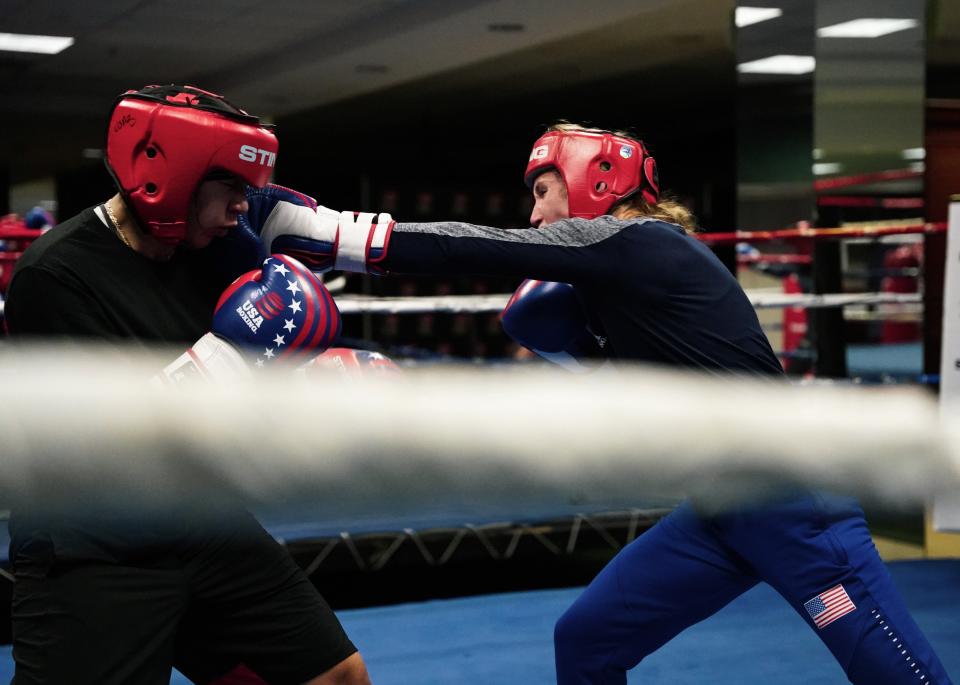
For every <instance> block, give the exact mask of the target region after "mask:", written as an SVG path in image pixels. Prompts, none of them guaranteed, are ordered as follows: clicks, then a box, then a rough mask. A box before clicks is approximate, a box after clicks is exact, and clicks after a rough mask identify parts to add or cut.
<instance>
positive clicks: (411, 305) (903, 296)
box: [0, 290, 923, 318]
mask: <svg viewBox="0 0 960 685" xmlns="http://www.w3.org/2000/svg"><path fill="white" fill-rule="evenodd" d="M746 293H747V297H748V298H750V302H751V303H752V304H753V306H754V307H755V308H757V309H777V308H781V309H782V308H785V307H803V308H806V309H826V308H831V307H847V306H850V305H878V304H887V305H915V304H922V303H923V295H922V294H921V293H883V292H876V293H830V294H821V295H817V294H809V293H799V294H792V293H782V292H779V291H776V292H774V291H768V290H748V291H746ZM510 297H511V293H498V294H493V295H439V296H428V295H427V296H415V297H376V296H371V295H353V294H338V295H336V296H335V298H334V299H335V300H336V302H337V306H338V307H339V308H340V312H341V313H342V314H429V313H437V314H461V313H466V314H485V313H493V312H501V311H503V308H504V307H506V306H507V301H508V300H509V299H510ZM2 317H3V301H2V300H0V318H2Z"/></svg>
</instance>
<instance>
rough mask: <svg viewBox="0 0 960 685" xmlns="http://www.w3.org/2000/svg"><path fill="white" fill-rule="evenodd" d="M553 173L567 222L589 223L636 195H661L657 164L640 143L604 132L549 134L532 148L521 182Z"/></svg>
mask: <svg viewBox="0 0 960 685" xmlns="http://www.w3.org/2000/svg"><path fill="white" fill-rule="evenodd" d="M550 169H555V170H556V171H557V172H559V174H560V176H561V177H563V182H564V183H565V184H566V186H567V200H568V203H569V208H570V216H572V217H580V218H584V219H593V218H595V217H598V216H601V215H603V214H606V213H607V212H609V211H610V208H611V207H612V206H613V205H614V204H615V203H616V202H619V201H620V200H622V199H624V198H627V197H630V196H631V195H633V194H634V193H636V192H640V193H641V194H642V195H643V199H644V200H646V201H647V202H649V203H650V204H656V202H657V198H658V197H659V195H660V181H659V179H658V178H657V163H656V162H655V161H654V159H653V157H651V156H650V153H648V152H647V148H646V147H644V145H643V143H642V142H641V141H639V140H633V139H632V138H624V137H623V136H618V135H614V134H613V133H607V132H604V131H590V130H572V131H548V132H547V133H544V134H543V135H542V136H540V139H539V140H538V141H537V142H536V143H534V144H533V151H532V152H531V153H530V161H529V162H528V163H527V172H526V173H525V174H524V180H525V181H526V184H527V185H528V186H529V187H533V181H534V179H535V178H536V177H537V176H538V175H539V174H541V173H543V172H544V171H548V170H550Z"/></svg>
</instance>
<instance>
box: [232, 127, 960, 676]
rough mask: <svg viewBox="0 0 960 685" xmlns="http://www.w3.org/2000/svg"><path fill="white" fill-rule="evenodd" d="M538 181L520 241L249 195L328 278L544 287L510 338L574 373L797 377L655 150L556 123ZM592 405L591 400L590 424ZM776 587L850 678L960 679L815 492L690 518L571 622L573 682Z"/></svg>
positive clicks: (644, 544) (845, 521)
mask: <svg viewBox="0 0 960 685" xmlns="http://www.w3.org/2000/svg"><path fill="white" fill-rule="evenodd" d="M481 135H490V134H489V133H483V134H481ZM526 182H527V184H528V185H529V186H530V188H531V190H532V192H533V200H534V207H533V212H532V214H531V216H530V223H531V225H532V226H533V228H531V229H522V230H513V231H504V230H500V229H496V228H491V227H486V226H473V225H469V224H464V223H458V222H441V223H396V222H394V221H393V220H392V218H391V217H389V216H388V215H385V214H381V215H379V216H376V217H375V216H374V215H372V214H363V213H361V214H359V215H354V214H353V213H351V212H336V211H333V210H329V209H326V208H316V207H315V206H311V203H310V202H304V200H303V196H301V195H298V194H296V193H293V192H291V191H289V190H286V189H283V188H279V189H276V188H275V189H267V190H265V191H261V192H260V193H259V195H257V196H255V197H249V198H248V200H249V202H250V205H251V208H253V207H254V206H258V207H259V210H258V211H257V212H256V214H257V216H260V217H264V219H263V221H261V222H259V224H258V228H257V232H258V234H259V235H260V236H261V237H262V238H263V240H264V242H265V243H266V245H267V246H268V250H269V251H270V252H287V253H289V254H292V255H293V256H296V257H299V258H300V259H301V260H302V261H305V262H307V263H309V264H310V265H311V266H312V267H313V268H317V269H326V268H336V269H339V270H344V271H360V272H368V273H384V272H397V273H415V274H429V273H443V274H467V273H477V274H502V275H511V276H517V277H526V278H532V279H538V280H528V281H525V282H524V283H523V284H522V285H521V286H520V288H519V289H518V290H517V292H516V294H515V295H514V297H513V298H512V299H511V300H510V303H509V304H508V305H507V308H506V309H505V310H504V312H503V315H502V317H501V321H502V323H503V327H504V330H505V331H506V332H507V333H508V334H509V335H511V336H512V337H513V338H514V339H515V340H517V341H518V342H520V343H521V344H523V345H524V346H525V347H528V348H529V349H532V350H534V351H536V352H537V353H538V354H541V355H542V356H543V357H545V358H547V359H549V360H551V361H553V362H557V363H560V364H563V365H564V366H566V367H568V368H570V369H571V370H583V369H585V368H589V367H590V365H592V364H595V363H597V362H596V360H601V361H600V363H606V362H607V361H608V360H609V361H610V362H618V361H639V362H646V363H651V364H657V365H660V366H672V367H677V368H686V369H696V370H699V371H702V372H705V373H711V374H740V375H751V376H759V377H766V378H770V379H777V378H782V375H783V369H782V368H781V366H780V362H779V361H778V359H777V357H776V355H775V354H774V353H773V350H772V348H771V347H770V343H769V341H768V340H767V338H766V335H765V334H764V332H763V329H762V328H761V327H760V322H759V321H758V319H757V314H756V311H755V310H754V308H753V306H752V305H751V303H750V301H749V299H748V298H747V296H746V294H745V293H744V292H743V289H742V288H741V287H740V285H739V283H737V280H736V278H735V277H734V276H733V275H732V274H731V273H730V271H729V270H728V269H727V268H726V267H725V266H724V265H723V264H722V263H721V262H720V260H719V259H717V257H716V255H714V254H713V253H712V252H711V251H710V250H709V248H707V247H706V246H705V245H704V244H703V243H702V242H701V241H699V240H697V239H696V238H695V237H693V236H691V235H689V234H690V232H691V231H692V230H693V223H694V222H693V218H692V217H691V216H690V213H689V211H687V210H686V208H684V207H683V206H682V205H680V204H678V203H676V202H673V201H671V200H669V199H668V198H665V197H662V196H661V195H660V192H659V187H658V180H657V173H656V163H655V162H654V159H653V157H652V156H650V154H649V152H648V151H647V149H646V147H645V146H644V145H643V143H642V142H641V141H639V140H636V139H634V138H631V137H629V136H624V135H621V134H617V133H611V132H609V131H600V130H595V129H584V128H582V127H575V126H572V125H569V124H567V125H560V126H557V127H553V128H551V130H549V131H547V132H546V133H545V134H544V135H543V136H541V138H540V139H539V140H538V141H537V142H536V143H535V144H534V147H533V150H532V152H531V154H530V160H529V163H528V165H527V173H526ZM251 211H252V210H251ZM589 404H590V403H589V398H584V410H585V411H589ZM761 580H763V581H766V582H768V583H770V584H771V585H772V586H773V587H775V588H776V589H777V590H778V591H779V592H780V593H781V594H782V595H783V596H784V597H785V598H786V599H787V600H788V601H789V602H790V603H791V604H792V605H793V606H794V607H795V608H796V610H797V611H799V612H801V615H803V616H804V617H805V619H806V620H807V621H808V622H809V623H810V625H811V626H812V627H813V628H814V630H816V631H817V634H818V635H819V636H820V637H821V638H822V639H823V641H824V642H825V643H826V645H827V646H828V647H829V649H830V650H831V651H832V652H833V654H834V655H835V656H836V658H837V660H838V661H839V662H840V664H841V665H842V667H843V668H844V670H845V671H846V673H847V675H848V677H849V678H850V680H851V681H852V682H854V683H859V684H863V685H867V684H869V685H886V684H891V685H894V684H895V685H900V684H906V683H915V684H920V685H927V684H928V683H936V684H937V685H944V684H946V683H949V682H950V681H949V678H948V677H947V675H946V673H945V672H944V669H943V666H942V665H941V664H940V662H939V661H938V660H937V657H936V656H935V655H934V653H933V650H932V649H931V647H930V645H929V644H928V643H927V641H926V640H925V639H924V637H923V635H921V634H920V631H919V629H918V628H917V627H916V625H915V624H914V623H913V621H912V620H911V619H910V616H909V615H908V613H907V611H906V609H905V608H904V606H903V603H902V601H901V600H900V598H899V596H898V594H897V592H896V590H895V589H894V587H893V584H892V583H891V581H890V579H889V577H888V576H887V573H886V569H885V568H884V566H883V563H882V562H881V560H880V557H879V556H878V554H877V552H876V550H875V549H874V547H873V544H872V542H871V540H870V536H869V532H868V531H867V525H866V521H865V520H864V517H863V512H861V511H860V509H859V508H858V507H857V506H856V505H855V504H854V503H853V502H852V501H850V500H836V499H827V498H825V497H824V496H819V495H814V494H794V495H791V496H789V497H787V496H785V497H784V498H782V499H781V500H780V501H778V502H776V503H768V504H766V505H764V506H762V507H761V506H757V507H755V508H752V509H751V508H745V507H744V508H741V509H739V510H735V511H727V512H726V513H723V514H721V515H713V516H698V515H697V513H695V511H694V510H693V509H692V507H691V505H689V504H687V505H683V506H682V507H680V508H679V509H677V510H676V512H675V513H673V514H671V515H670V516H668V517H667V518H666V519H664V520H663V521H662V522H661V523H660V524H659V525H657V526H656V527H654V528H653V529H652V530H651V531H649V532H647V533H645V534H644V535H642V536H641V537H640V538H639V539H638V540H637V541H636V542H634V543H633V544H632V545H631V546H630V547H628V548H627V549H625V550H624V551H623V552H622V553H621V554H620V555H619V556H618V557H617V558H616V559H615V560H614V561H613V562H611V563H610V565H609V566H608V567H607V568H605V569H604V570H603V571H602V572H601V573H600V574H599V575H598V576H597V578H596V580H595V581H594V582H593V583H592V584H591V585H590V587H589V588H588V589H587V590H586V591H585V592H584V594H583V596H582V597H580V598H579V599H578V600H577V601H576V603H575V604H574V605H573V606H572V607H571V608H570V610H569V611H567V612H566V613H565V614H564V616H563V617H562V618H561V619H560V621H559V622H558V624H557V628H556V664H557V681H558V682H559V683H561V684H562V685H573V684H575V683H576V684H581V683H597V684H600V683H623V682H625V680H626V670H627V669H629V668H631V667H632V666H634V665H636V664H637V663H638V662H639V661H640V660H641V659H642V658H643V657H644V656H645V655H646V654H649V653H650V652H652V651H653V650H655V649H657V648H658V647H659V646H660V645H662V644H663V643H665V642H666V641H667V640H669V639H670V638H671V637H673V636H674V635H676V634H677V633H678V632H680V631H681V630H683V628H685V627H687V626H689V625H692V624H693V623H696V622H697V621H700V620H702V619H704V618H706V617H708V616H710V615H711V614H713V613H714V612H716V611H717V610H718V609H720V608H721V607H723V606H724V605H725V604H727V603H728V602H730V601H731V600H732V599H734V598H735V597H737V596H738V595H740V594H741V593H742V592H744V591H745V590H747V589H749V588H750V587H752V586H753V585H755V584H756V583H757V582H759V581H761Z"/></svg>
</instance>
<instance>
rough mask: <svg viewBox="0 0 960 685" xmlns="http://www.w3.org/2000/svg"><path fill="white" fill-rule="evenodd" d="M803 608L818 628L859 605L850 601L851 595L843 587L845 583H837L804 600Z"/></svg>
mask: <svg viewBox="0 0 960 685" xmlns="http://www.w3.org/2000/svg"><path fill="white" fill-rule="evenodd" d="M803 608H804V609H806V610H807V613H808V614H810V618H812V619H813V622H814V624H816V626H817V628H824V627H826V626H828V625H830V624H831V623H833V622H834V621H836V620H837V619H838V618H840V617H841V616H846V615H847V614H849V613H850V612H851V611H854V610H856V608H857V607H856V606H855V605H854V603H853V602H852V601H850V596H849V595H848V594H847V591H846V590H844V589H843V585H835V586H834V587H832V588H830V589H829V590H826V591H825V592H821V593H820V594H819V595H817V596H816V597H814V598H813V599H810V600H807V601H806V602H804V603H803Z"/></svg>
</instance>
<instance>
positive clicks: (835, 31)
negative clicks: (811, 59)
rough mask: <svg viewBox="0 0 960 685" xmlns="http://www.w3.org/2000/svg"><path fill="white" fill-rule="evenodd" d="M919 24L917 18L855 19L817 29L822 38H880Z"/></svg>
mask: <svg viewBox="0 0 960 685" xmlns="http://www.w3.org/2000/svg"><path fill="white" fill-rule="evenodd" d="M918 25H919V22H918V21H917V20H916V19H868V18H863V19H854V20H852V21H845V22H843V23H840V24H832V25H831V26H824V27H823V28H820V29H817V35H818V36H820V37H821V38H879V37H880V36H887V35H889V34H891V33H897V32H898V31H906V30H907V29H912V28H915V27H916V26H918Z"/></svg>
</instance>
